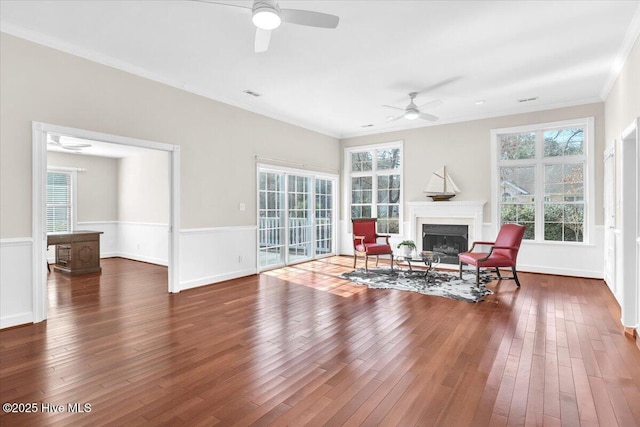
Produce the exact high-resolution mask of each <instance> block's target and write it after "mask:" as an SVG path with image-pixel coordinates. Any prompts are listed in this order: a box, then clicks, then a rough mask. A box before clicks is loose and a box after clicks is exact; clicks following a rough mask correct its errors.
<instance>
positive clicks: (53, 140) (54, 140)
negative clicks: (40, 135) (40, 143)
mask: <svg viewBox="0 0 640 427" xmlns="http://www.w3.org/2000/svg"><path fill="white" fill-rule="evenodd" d="M48 136H49V139H48V140H47V143H48V144H50V145H62V144H60V135H51V134H50V135H48Z"/></svg>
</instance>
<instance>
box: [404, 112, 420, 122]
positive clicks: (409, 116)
mask: <svg viewBox="0 0 640 427" xmlns="http://www.w3.org/2000/svg"><path fill="white" fill-rule="evenodd" d="M418 117H420V113H419V112H418V111H417V110H408V111H407V112H406V113H404V118H405V119H407V120H415V119H417V118H418Z"/></svg>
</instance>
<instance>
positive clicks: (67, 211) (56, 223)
mask: <svg viewBox="0 0 640 427" xmlns="http://www.w3.org/2000/svg"><path fill="white" fill-rule="evenodd" d="M74 181H75V179H74V173H73V172H72V171H65V170H48V171H47V233H57V232H71V231H73V223H74V206H73V203H74V197H73V194H74V193H73V192H74Z"/></svg>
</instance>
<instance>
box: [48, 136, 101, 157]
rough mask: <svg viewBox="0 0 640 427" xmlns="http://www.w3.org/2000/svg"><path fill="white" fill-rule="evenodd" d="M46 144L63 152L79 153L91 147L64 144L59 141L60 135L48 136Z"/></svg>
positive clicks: (89, 145)
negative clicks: (63, 150)
mask: <svg viewBox="0 0 640 427" xmlns="http://www.w3.org/2000/svg"><path fill="white" fill-rule="evenodd" d="M48 136H49V137H48V139H47V144H48V145H50V146H52V147H60V148H62V149H65V150H69V151H74V152H76V153H77V152H79V151H82V149H83V148H89V147H91V144H64V143H62V142H61V141H60V139H61V137H60V135H51V134H49V135H48Z"/></svg>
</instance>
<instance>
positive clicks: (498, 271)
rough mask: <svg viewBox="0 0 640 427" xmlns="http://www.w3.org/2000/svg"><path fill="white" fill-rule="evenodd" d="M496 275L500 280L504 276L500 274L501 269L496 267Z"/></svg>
mask: <svg viewBox="0 0 640 427" xmlns="http://www.w3.org/2000/svg"><path fill="white" fill-rule="evenodd" d="M496 275H497V276H498V280H502V276H501V275H500V269H499V268H498V267H496Z"/></svg>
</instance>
